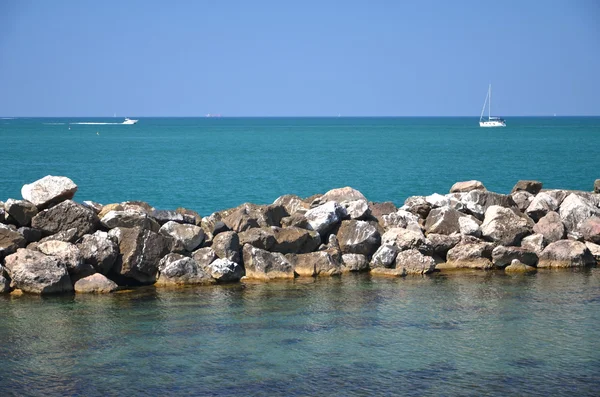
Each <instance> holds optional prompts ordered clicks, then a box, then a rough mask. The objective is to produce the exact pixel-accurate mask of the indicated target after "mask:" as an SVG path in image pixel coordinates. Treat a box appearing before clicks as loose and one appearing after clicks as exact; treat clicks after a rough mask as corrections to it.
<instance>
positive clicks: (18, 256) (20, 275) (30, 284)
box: [5, 248, 73, 294]
mask: <svg viewBox="0 0 600 397" xmlns="http://www.w3.org/2000/svg"><path fill="white" fill-rule="evenodd" d="M5 268H6V271H7V272H8V275H9V277H10V278H11V280H12V284H13V285H14V287H15V288H18V289H20V290H21V291H23V292H28V293H33V294H52V293H61V292H70V291H73V285H72V284H71V278H70V277H69V273H68V272H67V268H66V267H65V266H64V265H62V264H61V263H60V260H59V259H58V258H56V257H54V256H49V255H44V254H42V253H41V252H38V251H32V250H28V249H24V248H19V249H18V250H17V252H16V253H14V254H12V255H9V256H7V257H6V259H5Z"/></svg>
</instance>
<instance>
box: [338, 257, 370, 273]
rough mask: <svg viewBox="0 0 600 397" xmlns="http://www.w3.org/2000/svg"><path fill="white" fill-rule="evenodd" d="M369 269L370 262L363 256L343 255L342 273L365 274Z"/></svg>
mask: <svg viewBox="0 0 600 397" xmlns="http://www.w3.org/2000/svg"><path fill="white" fill-rule="evenodd" d="M368 269H369V260H368V259H367V257H366V256H364V255H361V254H344V255H342V272H363V271H366V270H368Z"/></svg>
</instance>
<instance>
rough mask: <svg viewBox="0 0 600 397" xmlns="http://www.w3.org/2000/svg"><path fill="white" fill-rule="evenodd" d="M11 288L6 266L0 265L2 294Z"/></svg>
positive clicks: (0, 290) (0, 291) (0, 288)
mask: <svg viewBox="0 0 600 397" xmlns="http://www.w3.org/2000/svg"><path fill="white" fill-rule="evenodd" d="M10 290H11V288H10V278H9V277H8V274H7V273H6V271H5V270H4V266H2V265H0V294H6V293H8V292H10Z"/></svg>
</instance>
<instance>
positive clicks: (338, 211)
mask: <svg viewBox="0 0 600 397" xmlns="http://www.w3.org/2000/svg"><path fill="white" fill-rule="evenodd" d="M304 216H305V217H306V219H307V221H308V224H309V225H310V228H311V229H312V230H315V231H316V232H318V233H319V234H320V235H325V234H326V233H327V232H328V231H329V230H331V229H332V227H333V226H335V225H337V224H338V223H339V222H340V221H341V220H342V218H344V217H345V216H346V209H345V208H344V207H342V206H341V205H339V204H338V203H337V202H335V201H328V202H326V203H325V204H322V205H320V206H318V207H315V208H312V209H310V210H308V211H306V214H304Z"/></svg>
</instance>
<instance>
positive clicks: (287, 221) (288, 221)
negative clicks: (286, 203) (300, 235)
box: [281, 212, 310, 229]
mask: <svg viewBox="0 0 600 397" xmlns="http://www.w3.org/2000/svg"><path fill="white" fill-rule="evenodd" d="M292 226H295V227H299V228H302V229H310V225H309V224H308V220H307V219H306V217H305V216H304V214H301V213H299V212H296V213H295V214H293V215H290V216H286V217H285V218H281V227H284V228H285V227H292Z"/></svg>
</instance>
